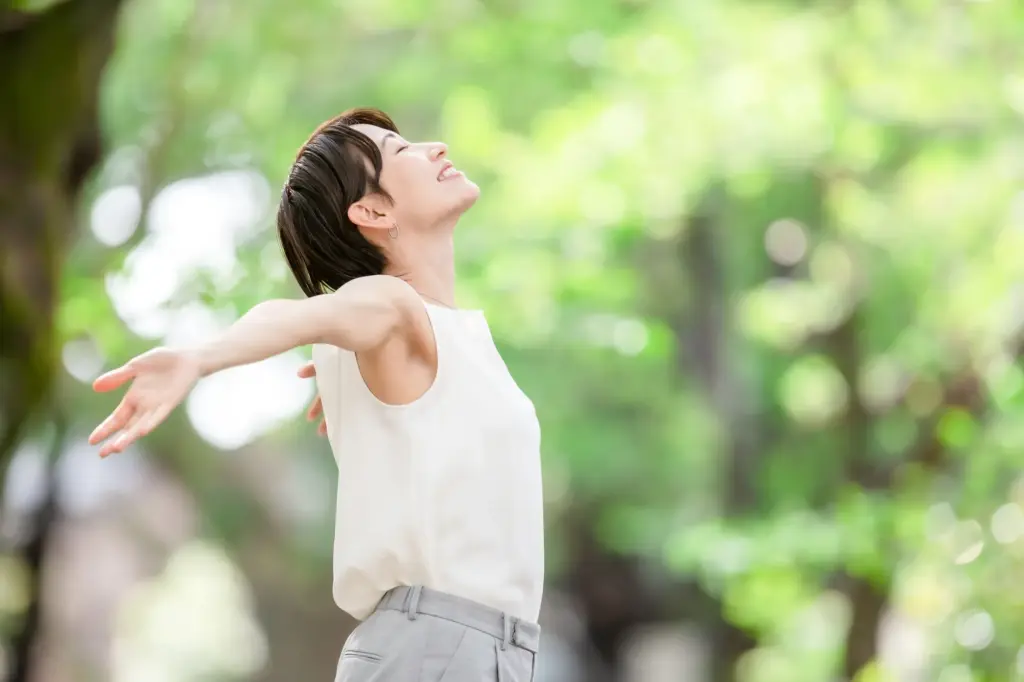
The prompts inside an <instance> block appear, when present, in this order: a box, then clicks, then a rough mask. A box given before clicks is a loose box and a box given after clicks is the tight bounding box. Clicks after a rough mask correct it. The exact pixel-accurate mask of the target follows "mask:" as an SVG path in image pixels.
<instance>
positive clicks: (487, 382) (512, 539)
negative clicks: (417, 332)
mask: <svg viewBox="0 0 1024 682" xmlns="http://www.w3.org/2000/svg"><path fill="white" fill-rule="evenodd" d="M422 307H423V310H424V313H425V315H426V316H427V318H428V319H429V325H430V327H431V329H432V331H433V341H434V348H435V349H436V351H435V352H436V373H435V374H434V377H433V381H432V382H431V383H430V384H429V386H428V387H427V388H426V389H425V390H423V391H422V393H421V394H420V395H418V396H416V397H413V398H412V399H411V400H408V401H406V400H403V401H398V402H392V401H386V400H383V399H382V398H381V397H379V396H378V395H375V394H374V392H373V391H372V390H371V388H370V387H369V386H368V384H367V382H366V381H364V379H363V374H362V373H361V371H360V365H361V360H360V358H359V355H358V354H357V353H352V352H350V351H346V350H344V349H341V348H338V347H337V346H331V345H317V346H314V348H313V359H314V362H315V364H316V377H317V386H318V388H319V391H320V396H321V398H322V401H323V414H324V417H325V420H326V424H327V432H328V435H329V439H330V443H331V449H332V450H333V452H334V456H335V458H336V459H337V462H338V472H339V479H338V498H337V510H336V525H335V542H334V597H335V601H336V602H337V603H338V605H339V606H340V607H341V608H342V609H344V610H345V611H347V612H348V613H350V614H351V615H352V616H354V617H356V618H358V619H362V618H364V617H365V616H367V615H369V613H370V612H371V611H372V610H373V608H374V606H375V605H376V604H377V602H378V601H379V600H380V598H381V597H382V596H383V595H384V593H385V592H387V591H388V590H389V589H391V588H392V587H395V586H396V585H425V586H427V587H432V588H434V589H436V590H440V591H443V592H447V593H449V594H455V595H457V596H460V597H465V598H467V599H472V600H474V601H476V602H479V603H482V604H486V605H487V606H491V607H494V608H496V609H498V610H501V611H504V612H507V613H511V614H512V615H515V616H517V617H519V618H523V619H526V620H529V621H532V622H536V620H537V616H538V614H539V611H540V601H541V591H542V585H543V576H544V547H543V518H542V513H543V512H542V510H543V504H542V495H541V471H540V428H539V426H538V423H537V416H536V413H535V412H534V409H533V404H532V403H531V402H530V401H529V399H527V397H526V396H525V395H524V394H523V392H522V391H521V390H519V387H518V386H517V385H516V383H515V381H513V379H512V377H511V376H510V375H509V372H508V370H507V368H506V366H505V364H504V362H502V359H501V357H500V356H499V355H498V351H497V350H496V348H495V346H494V342H493V340H492V338H491V334H490V331H489V329H488V325H487V321H486V319H485V318H484V315H483V313H482V312H480V311H469V310H458V309H450V308H445V307H441V306H436V305H431V304H429V303H428V304H426V305H424V306H422ZM387 383H388V382H387V381H386V380H385V381H383V382H379V385H380V386H381V387H386V385H387ZM410 383H411V384H415V385H416V387H417V389H419V388H420V387H421V385H420V384H419V382H418V381H415V380H413V381H412V382H410ZM392 390H393V391H394V392H395V393H403V391H402V390H401V388H399V387H392ZM383 392H384V391H382V393H383ZM412 394H413V391H410V392H409V393H407V394H406V396H409V395H412Z"/></svg>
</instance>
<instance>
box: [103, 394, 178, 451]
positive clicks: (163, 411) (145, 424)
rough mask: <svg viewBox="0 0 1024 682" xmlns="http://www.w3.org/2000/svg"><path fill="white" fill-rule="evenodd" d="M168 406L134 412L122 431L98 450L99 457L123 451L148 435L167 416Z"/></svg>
mask: <svg viewBox="0 0 1024 682" xmlns="http://www.w3.org/2000/svg"><path fill="white" fill-rule="evenodd" d="M169 413H170V407H169V406H167V405H161V406H159V407H157V408H154V409H152V410H150V411H148V412H146V413H144V414H142V413H136V415H135V417H134V418H133V419H132V420H131V422H130V423H129V424H128V425H127V426H126V427H125V429H124V432H123V433H122V434H121V435H119V436H118V437H117V438H115V439H114V440H112V441H111V442H109V443H107V444H106V445H104V446H103V449H102V450H100V457H106V456H108V455H110V454H112V453H115V452H124V451H125V449H126V448H127V447H129V446H130V445H131V444H132V443H134V442H135V441H137V440H138V439H140V438H142V437H143V436H146V435H149V433H150V432H151V431H152V430H153V429H155V428H156V427H157V426H159V425H160V423H161V422H163V420H164V419H166V418H167V415H168V414H169Z"/></svg>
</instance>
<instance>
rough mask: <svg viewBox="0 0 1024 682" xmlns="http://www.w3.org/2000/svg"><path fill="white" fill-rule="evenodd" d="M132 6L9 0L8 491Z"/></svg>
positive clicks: (22, 663)
mask: <svg viewBox="0 0 1024 682" xmlns="http://www.w3.org/2000/svg"><path fill="white" fill-rule="evenodd" d="M120 5H121V0H66V1H65V2H59V3H56V4H53V5H51V6H50V7H49V8H48V9H47V10H45V11H43V12H39V13H25V12H16V11H10V10H0V64H3V67H2V69H0V101H2V102H3V107H0V490H2V489H3V484H4V475H5V473H6V470H7V465H8V463H9V461H10V458H11V456H12V455H13V453H14V449H15V448H16V447H17V445H18V443H19V442H20V441H21V440H22V438H23V437H24V436H25V434H26V431H27V430H28V427H29V426H30V424H31V422H32V420H34V419H41V418H42V417H43V416H44V415H43V413H44V412H45V411H47V410H48V409H49V408H50V394H51V390H52V385H53V382H54V377H55V376H56V374H57V368H58V367H59V363H58V349H57V345H58V340H57V333H56V330H55V325H54V312H55V309H56V306H57V296H58V291H59V281H60V274H61V268H62V266H63V263H64V255H65V254H66V253H67V251H68V249H69V248H70V245H71V242H72V238H73V235H74V226H75V204H76V200H77V198H78V194H79V191H80V189H81V187H82V184H83V182H84V181H85V178H86V176H87V175H88V173H89V172H90V170H91V169H92V168H93V166H95V164H96V163H97V162H98V161H99V158H100V154H101V150H100V134H99V126H98V122H97V121H98V114H97V94H98V90H99V81H100V76H101V74H102V71H103V67H104V65H105V64H106V62H107V59H108V57H109V55H110V52H111V50H112V48H113V43H114V28H115V24H116V18H117V15H118V11H119V9H120ZM51 416H52V417H53V418H54V419H56V420H57V421H58V422H60V423H58V424H57V434H56V437H57V441H58V442H57V444H56V445H55V454H53V456H52V457H51V461H50V463H49V464H50V467H51V472H52V468H53V467H55V466H56V459H57V457H58V456H59V450H60V448H62V447H63V430H64V424H63V420H62V419H61V418H60V415H57V414H53V415H51ZM53 478H54V477H53V475H52V473H51V476H50V477H49V479H50V480H49V486H48V490H47V495H46V496H45V499H44V502H43V504H42V506H41V508H40V509H39V510H38V511H37V515H36V518H35V519H34V523H33V527H32V530H31V533H30V536H29V537H28V538H27V540H26V542H25V545H24V546H23V547H22V548H21V555H22V556H21V558H22V560H23V561H24V563H25V566H26V568H27V569H28V571H29V602H28V605H27V607H26V609H25V612H24V613H23V614H22V618H21V622H20V623H19V627H18V629H17V630H16V631H15V632H14V633H13V634H12V636H11V662H10V664H11V668H10V669H11V676H10V678H9V679H10V680H11V681H12V682H29V680H30V679H31V677H32V655H33V651H34V649H35V646H36V642H37V641H38V635H39V630H40V627H41V625H42V622H43V599H42V594H41V593H40V589H41V585H42V574H43V570H44V568H45V564H46V554H47V549H48V547H49V538H50V529H51V528H52V526H53V522H54V519H55V518H56V516H57V513H58V509H57V498H56V489H55V485H54V480H53Z"/></svg>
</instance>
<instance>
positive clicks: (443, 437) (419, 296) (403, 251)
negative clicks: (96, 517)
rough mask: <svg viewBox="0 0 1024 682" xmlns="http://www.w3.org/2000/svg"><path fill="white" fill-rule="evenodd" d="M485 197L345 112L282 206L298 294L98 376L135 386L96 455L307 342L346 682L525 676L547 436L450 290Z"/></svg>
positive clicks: (393, 134) (318, 143)
mask: <svg viewBox="0 0 1024 682" xmlns="http://www.w3.org/2000/svg"><path fill="white" fill-rule="evenodd" d="M478 195H479V189H478V188H477V186H476V185H475V184H473V183H472V182H470V181H469V180H468V179H467V178H466V177H465V176H464V175H463V174H462V173H460V172H459V171H458V170H456V169H455V167H454V166H453V165H452V164H451V162H450V161H448V158H447V149H446V147H445V146H444V145H443V144H440V143H410V142H408V141H406V140H405V139H404V138H403V137H402V136H401V135H400V134H399V132H398V128H397V127H396V126H395V124H394V123H393V122H392V120H391V119H390V118H389V117H388V116H387V115H386V114H384V113H382V112H380V111H376V110H369V109H357V110H353V111H349V112H346V113H344V114H342V115H341V116H339V117H337V118H335V119H332V120H330V121H328V122H327V123H325V124H323V125H322V126H320V128H318V129H317V130H316V131H315V132H314V133H313V135H312V137H310V139H309V141H307V142H306V144H305V145H304V146H303V147H302V149H301V150H300V151H299V154H298V157H297V158H296V160H295V163H294V165H293V166H292V169H291V172H290V174H289V178H288V182H287V183H286V185H285V187H284V191H283V192H282V196H281V205H280V209H279V211H278V215H277V223H278V230H279V233H280V237H281V242H282V244H283V246H284V252H285V256H286V257H287V259H288V263H289V265H290V267H291V270H292V272H293V273H294V275H295V277H296V279H297V280H298V282H299V285H300V286H301V287H302V290H303V291H304V292H305V293H306V295H307V296H308V298H307V299H305V300H298V301H295V300H276V301H268V302H265V303H261V304H260V305H257V306H256V307H254V308H253V309H252V310H250V311H249V312H248V313H246V314H245V315H243V316H242V318H241V319H239V320H238V322H236V323H235V324H234V325H233V326H232V327H230V328H229V329H228V330H227V331H226V332H225V333H224V334H223V335H222V336H220V338H218V339H216V340H214V341H211V342H210V343H207V344H205V345H202V346H200V347H197V348H188V349H179V350H172V349H168V348H158V349H155V350H152V351H150V352H148V353H145V354H143V355H140V356H139V357H137V358H134V359H133V360H131V361H130V362H128V363H127V364H126V365H124V366H123V367H121V368H119V369H116V370H113V371H111V372H109V373H107V374H105V375H103V376H101V377H100V378H99V379H97V380H96V382H95V389H96V390H97V391H109V390H112V389H115V388H117V387H119V386H121V385H122V384H124V383H125V382H127V381H129V380H130V381H131V382H132V383H131V387H130V388H129V389H128V392H127V393H126V395H125V396H124V399H123V400H122V401H121V404H120V405H119V406H118V408H117V409H116V410H115V411H114V412H113V414H111V415H110V417H108V418H107V419H106V420H105V421H104V422H103V423H102V424H101V425H100V426H99V427H97V429H96V431H95V432H94V433H93V434H92V436H91V438H90V442H91V443H94V444H96V443H99V442H101V441H106V443H105V444H104V445H103V446H102V448H101V450H100V455H101V456H103V457H105V456H107V455H109V454H111V453H114V452H121V451H123V450H124V449H125V448H126V447H128V445H130V444H131V443H132V442H134V441H135V440H137V439H138V438H140V437H142V436H144V435H145V434H147V433H149V432H150V431H152V430H153V428H155V427H156V426H157V425H158V424H160V423H161V422H162V421H163V420H164V419H165V418H166V417H167V415H168V413H169V412H170V411H171V410H173V409H174V408H175V406H177V405H178V404H179V403H180V402H181V401H182V400H183V399H184V398H185V396H186V395H187V394H188V392H189V390H190V389H191V388H192V386H193V385H194V384H195V382H196V381H197V380H198V379H199V378H200V377H203V376H207V375H209V374H212V373H214V372H217V371H220V370H223V369H226V368H228V367H234V366H237V365H243V364H246V363H251V362H257V361H260V360H263V359H265V358H269V357H271V356H273V355H276V354H278V353H282V352H285V351H288V350H290V349H292V348H295V347H297V346H304V345H307V344H314V348H313V360H314V363H313V364H314V365H315V375H316V381H317V387H318V390H319V394H320V397H319V398H318V401H317V404H316V405H315V406H314V408H313V410H311V416H315V415H316V413H317V412H319V410H320V404H322V412H323V415H324V421H325V425H326V427H325V430H326V432H327V434H328V437H329V440H330V443H331V447H332V450H333V451H334V456H335V458H336V460H337V463H338V468H339V474H340V475H339V485H338V500H337V519H336V527H335V541H334V598H335V601H336V602H337V603H338V605H339V606H340V607H341V608H342V609H344V610H345V611H347V612H348V613H350V614H351V615H352V616H354V617H355V618H356V619H358V620H361V621H363V622H362V623H361V624H360V625H359V626H358V627H357V628H356V630H355V631H354V632H353V633H352V635H351V637H349V639H348V641H347V642H346V643H345V646H344V648H343V650H342V654H341V658H340V661H339V665H338V674H337V678H336V679H337V681H338V682H362V681H364V680H374V681H380V682H383V681H394V682H405V681H407V680H408V681H412V680H430V681H431V682H436V681H440V680H443V681H445V682H484V681H492V680H493V681H498V680H500V681H501V682H521V681H522V682H526V681H528V680H531V679H532V678H533V673H534V665H535V655H536V652H537V647H538V641H539V637H540V629H539V628H538V626H537V624H536V621H537V616H538V613H539V611H540V600H541V586H542V583H543V561H544V558H543V520H542V501H541V480H540V455H539V452H540V429H539V426H538V423H537V417H536V414H535V412H534V409H533V405H532V404H531V403H530V401H529V400H528V399H527V398H526V396H525V395H523V393H522V392H521V391H520V390H519V388H518V387H517V386H516V384H515V382H514V381H513V379H512V377H511V376H509V373H508V370H507V369H506V367H505V365H504V363H503V362H502V360H501V358H500V356H499V355H498V352H497V350H496V349H495V347H494V342H493V340H492V338H491V335H490V332H489V330H488V327H487V322H486V320H485V318H484V315H483V313H481V312H480V311H474V310H463V309H460V308H457V307H456V306H455V300H454V288H455V266H454V252H453V243H452V236H453V231H454V228H455V224H456V223H457V222H458V219H459V218H460V217H461V216H462V214H463V213H465V211H466V210H467V209H468V208H469V207H470V206H472V205H473V204H474V203H475V201H476V199H477V197H478ZM313 373H314V372H313V371H312V370H307V371H305V372H301V373H300V374H301V375H304V376H310V375H312V374H313Z"/></svg>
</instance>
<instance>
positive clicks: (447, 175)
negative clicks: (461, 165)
mask: <svg viewBox="0 0 1024 682" xmlns="http://www.w3.org/2000/svg"><path fill="white" fill-rule="evenodd" d="M460 175H462V173H461V172H460V171H458V170H456V169H455V166H453V165H452V163H451V161H449V162H448V163H446V164H445V165H444V168H442V169H441V172H440V173H438V174H437V181H438V182H444V181H445V180H450V179H451V178H455V177H458V176H460Z"/></svg>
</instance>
